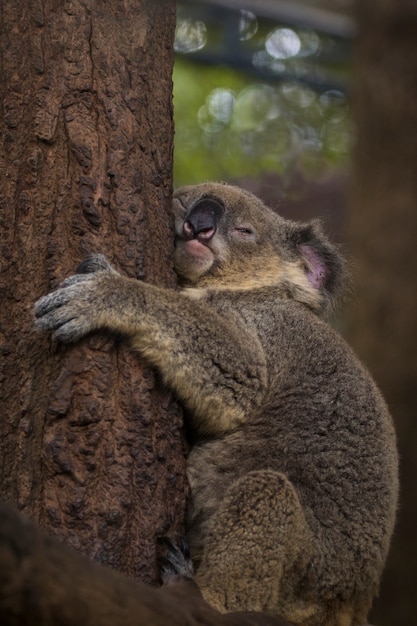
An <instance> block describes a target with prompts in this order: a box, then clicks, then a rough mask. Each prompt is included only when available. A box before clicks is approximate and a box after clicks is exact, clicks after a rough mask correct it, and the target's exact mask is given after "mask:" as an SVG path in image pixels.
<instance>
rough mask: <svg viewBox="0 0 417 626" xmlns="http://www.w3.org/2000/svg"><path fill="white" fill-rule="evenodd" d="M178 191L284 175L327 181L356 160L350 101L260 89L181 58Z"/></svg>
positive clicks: (286, 84) (294, 89)
mask: <svg viewBox="0 0 417 626" xmlns="http://www.w3.org/2000/svg"><path fill="white" fill-rule="evenodd" d="M174 107H175V109H174V110H175V159H174V181H175V185H182V184H191V183H197V182H200V181H203V180H230V179H233V178H239V177H242V176H250V177H256V176H259V175H261V174H262V173H263V172H276V173H279V174H281V175H283V174H286V173H287V172H289V171H291V170H294V169H295V168H301V169H302V170H303V171H304V172H305V173H307V174H310V175H313V176H314V175H319V174H322V173H323V172H324V171H326V170H327V169H329V168H331V167H335V166H338V167H340V166H343V165H345V164H347V162H348V159H349V153H350V147H351V141H352V135H353V133H352V128H351V121H350V117H349V107H348V103H347V100H346V98H345V96H344V95H343V94H342V93H341V92H339V91H336V90H332V91H327V92H325V93H322V94H320V93H317V92H316V91H313V90H312V89H310V88H309V87H306V86H304V85H302V84H300V83H297V82H295V81H294V82H290V81H282V82H279V83H275V84H271V83H269V84H267V83H260V82H254V80H253V77H251V76H247V75H245V74H243V73H240V72H238V71H235V70H233V69H230V68H228V67H225V66H221V65H218V66H210V65H202V64H197V63H195V62H191V61H188V60H186V59H185V58H184V57H177V59H176V62H175V68H174Z"/></svg>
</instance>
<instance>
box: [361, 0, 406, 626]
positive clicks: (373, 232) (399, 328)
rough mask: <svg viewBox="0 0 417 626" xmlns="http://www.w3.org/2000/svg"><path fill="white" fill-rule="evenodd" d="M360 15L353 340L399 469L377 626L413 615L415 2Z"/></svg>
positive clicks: (367, 4) (373, 7)
mask: <svg viewBox="0 0 417 626" xmlns="http://www.w3.org/2000/svg"><path fill="white" fill-rule="evenodd" d="M357 15H358V21H359V27H360V36H359V41H358V45H357V50H356V81H355V113H356V123H357V136H358V142H357V149H356V155H355V159H356V160H355V169H354V175H355V176H354V179H355V189H354V197H353V206H352V212H351V223H350V241H351V246H352V256H353V259H354V262H355V264H356V270H355V280H354V283H355V298H354V300H355V306H354V308H353V309H352V310H351V323H352V325H351V328H350V332H349V335H350V340H351V343H352V344H353V345H354V347H355V348H356V350H357V352H358V353H359V354H360V355H361V356H362V358H363V360H364V361H365V362H366V363H367V364H368V366H369V367H370V369H371V371H372V372H373V374H374V375H375V377H376V379H377V381H378V382H379V385H380V387H381V388H382V390H383V392H384V394H385V396H386V398H387V401H388V403H389V405H390V408H391V410H392V413H393V415H394V418H395V421H396V425H397V431H398V438H399V446H400V455H401V462H402V467H401V475H402V489H401V492H402V501H401V504H400V510H399V523H398V525H397V528H396V533H395V538H394V543H393V548H392V551H391V557H390V561H389V566H388V568H387V571H386V576H385V582H384V584H383V585H382V588H381V593H380V599H379V601H378V602H377V603H376V607H375V611H374V613H373V620H374V621H375V622H376V623H378V624H381V626H382V625H384V624H386V625H387V626H389V625H392V624H396V626H406V625H407V626H408V625H409V624H412V623H413V622H414V621H415V616H416V610H417V609H416V594H415V586H416V580H417V543H416V540H415V535H416V528H417V500H416V498H415V495H414V494H415V477H416V475H417V455H416V448H417V430H416V415H415V413H416V408H415V407H416V400H415V398H416V391H415V388H416V381H417V293H416V276H417V254H416V234H417V177H416V160H417V134H416V129H417V107H416V102H417V4H416V3H415V1H414V0H378V2H374V1H373V0H358V2H357ZM375 523H376V524H377V523H378V520H375Z"/></svg>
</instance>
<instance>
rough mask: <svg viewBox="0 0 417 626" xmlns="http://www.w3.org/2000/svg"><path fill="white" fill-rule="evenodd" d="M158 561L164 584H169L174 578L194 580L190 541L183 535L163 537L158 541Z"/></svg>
mask: <svg viewBox="0 0 417 626" xmlns="http://www.w3.org/2000/svg"><path fill="white" fill-rule="evenodd" d="M158 561H159V563H160V566H161V578H162V582H164V583H169V582H170V581H171V580H172V577H173V576H182V577H184V578H192V579H193V578H194V567H193V564H192V561H191V556H190V549H189V546H188V541H187V539H186V538H185V537H184V536H182V535H171V536H166V537H161V538H160V539H159V540H158Z"/></svg>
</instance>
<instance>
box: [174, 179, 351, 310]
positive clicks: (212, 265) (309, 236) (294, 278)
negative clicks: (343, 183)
mask: <svg viewBox="0 0 417 626" xmlns="http://www.w3.org/2000/svg"><path fill="white" fill-rule="evenodd" d="M173 210H174V215H175V231H176V243H175V269H176V272H177V274H178V276H179V278H180V281H181V283H182V285H183V286H185V287H193V288H214V289H234V290H247V289H255V288H259V287H275V288H276V287H279V288H280V289H279V291H280V293H282V295H283V296H285V297H292V298H294V299H296V300H299V301H301V302H304V303H305V304H307V305H308V306H310V307H311V308H314V309H316V310H324V309H325V308H327V307H328V305H329V303H331V302H332V300H333V299H334V296H335V295H336V294H337V292H338V291H339V288H340V287H341V286H342V283H343V282H344V278H345V271H344V261H343V259H342V257H341V256H340V254H339V253H338V251H337V249H336V247H335V246H333V245H332V244H331V243H330V242H329V241H328V240H327V239H326V237H325V236H324V234H323V232H322V230H321V227H320V224H319V223H318V222H317V221H313V222H309V223H306V224H299V223H296V222H292V221H290V220H286V219H283V218H282V217H280V216H279V215H277V214H276V213H274V212H273V211H271V210H270V209H268V208H267V207H266V206H265V205H264V204H263V203H262V202H261V201H260V200H259V199H258V198H256V197H255V196H254V195H252V194H251V193H249V192H247V191H244V190H243V189H240V188H238V187H234V186H231V185H226V184H222V183H203V184H200V185H192V186H187V187H182V188H180V189H178V190H177V191H176V192H175V193H174V197H173Z"/></svg>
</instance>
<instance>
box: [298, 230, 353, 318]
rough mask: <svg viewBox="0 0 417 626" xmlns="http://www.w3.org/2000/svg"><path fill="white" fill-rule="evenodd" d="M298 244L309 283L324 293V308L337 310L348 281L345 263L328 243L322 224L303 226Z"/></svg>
mask: <svg viewBox="0 0 417 626" xmlns="http://www.w3.org/2000/svg"><path fill="white" fill-rule="evenodd" d="M294 242H295V245H296V250H297V254H298V255H299V256H300V257H301V259H302V261H303V265H304V268H305V273H306V277H307V280H308V282H309V283H310V285H311V286H312V287H313V288H314V289H317V290H318V291H319V292H320V295H321V299H322V302H323V308H324V309H326V308H329V307H333V306H334V304H335V301H336V300H337V298H338V296H340V294H341V292H342V291H343V290H344V288H345V287H346V283H347V280H348V277H347V268H346V262H345V259H344V258H343V256H342V255H341V254H340V252H339V250H338V248H337V246H335V245H334V244H332V243H330V241H329V240H328V239H327V237H326V236H325V234H324V232H323V230H322V226H321V223H320V221H318V220H314V221H312V222H309V223H308V224H301V225H299V227H298V229H297V230H296V232H295V233H294Z"/></svg>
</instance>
